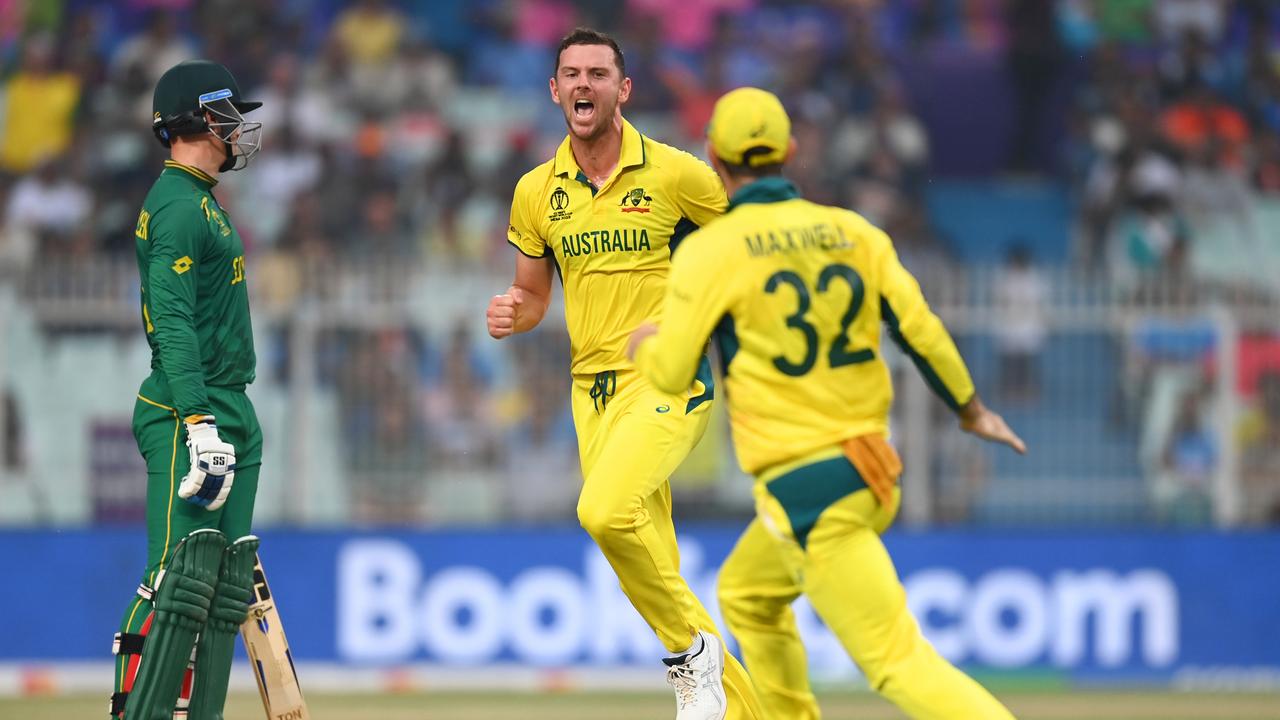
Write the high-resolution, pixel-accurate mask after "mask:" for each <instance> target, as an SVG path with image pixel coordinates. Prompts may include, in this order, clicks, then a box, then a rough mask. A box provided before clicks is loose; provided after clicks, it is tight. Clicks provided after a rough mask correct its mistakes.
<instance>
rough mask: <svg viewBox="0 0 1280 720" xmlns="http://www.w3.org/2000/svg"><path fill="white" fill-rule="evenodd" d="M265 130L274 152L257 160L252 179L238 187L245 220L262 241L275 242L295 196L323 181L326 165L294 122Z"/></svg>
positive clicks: (252, 171) (240, 205) (268, 243)
mask: <svg viewBox="0 0 1280 720" xmlns="http://www.w3.org/2000/svg"><path fill="white" fill-rule="evenodd" d="M264 130H266V131H267V132H269V133H270V136H269V140H268V141H269V142H270V144H271V152H269V153H263V156H262V157H261V158H260V159H257V160H256V161H255V162H254V164H253V169H252V170H251V171H250V173H251V174H250V176H249V177H250V178H251V181H250V182H244V183H237V184H236V186H235V190H237V191H238V195H239V198H240V202H239V208H240V209H242V210H243V212H242V217H243V220H241V222H243V223H245V225H246V226H247V229H249V230H250V232H251V234H252V235H253V236H254V237H256V238H257V239H258V240H259V241H260V242H262V243H265V244H266V245H274V244H275V243H276V239H277V237H278V236H279V234H280V232H281V231H283V230H284V229H285V227H286V226H285V220H286V218H287V213H288V212H289V209H290V207H291V206H292V205H293V200H294V198H296V197H298V196H299V195H300V194H302V193H305V192H309V191H310V190H312V189H313V188H315V187H316V185H317V184H319V182H320V179H321V176H322V173H323V167H322V166H321V157H320V154H319V153H317V152H316V151H315V150H314V149H313V148H312V147H310V146H307V145H304V144H302V142H301V141H300V139H299V138H298V134H297V132H296V131H295V130H294V128H293V126H292V125H290V124H288V123H285V124H283V125H278V126H275V127H267V126H264Z"/></svg>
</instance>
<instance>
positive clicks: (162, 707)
mask: <svg viewBox="0 0 1280 720" xmlns="http://www.w3.org/2000/svg"><path fill="white" fill-rule="evenodd" d="M226 547H227V539H226V537H224V536H223V534H222V533H220V532H218V531H217V530H197V531H195V532H193V533H191V534H190V535H188V536H187V537H185V538H183V540H182V541H181V542H179V543H178V546H177V547H176V548H174V550H173V557H171V558H170V559H169V562H168V564H167V565H166V566H165V568H164V577H163V578H162V579H161V580H160V586H159V587H158V588H156V594H155V600H154V604H155V618H154V619H153V620H152V621H151V631H150V633H149V634H148V635H147V641H146V645H145V646H144V648H143V654H142V662H141V664H140V665H139V667H138V676H137V678H136V679H135V680H134V682H133V689H132V690H131V691H130V692H129V699H128V701H127V702H126V704H125V710H124V715H125V717H127V718H129V720H170V718H172V717H173V708H174V706H175V705H176V704H177V702H178V693H179V692H180V691H181V690H182V677H183V675H184V674H186V671H187V662H188V661H189V660H190V659H191V649H192V648H193V647H194V646H195V643H196V634H197V633H199V632H200V630H201V629H203V628H204V626H205V623H206V622H207V621H208V620H209V608H210V605H211V604H212V600H213V594H214V587H215V586H216V585H217V583H218V568H219V567H220V566H221V565H222V553H223V550H224V549H225V548H226Z"/></svg>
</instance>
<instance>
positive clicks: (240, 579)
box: [187, 535, 258, 720]
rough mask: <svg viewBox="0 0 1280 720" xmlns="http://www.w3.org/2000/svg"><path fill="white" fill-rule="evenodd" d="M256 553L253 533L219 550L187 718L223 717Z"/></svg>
mask: <svg viewBox="0 0 1280 720" xmlns="http://www.w3.org/2000/svg"><path fill="white" fill-rule="evenodd" d="M257 557H258V538H256V537H254V536H252V535H246V536H245V537H242V538H240V539H239V540H236V541H235V542H234V543H232V544H231V545H230V546H228V547H227V549H226V550H225V551H224V552H223V553H222V568H221V569H220V570H219V571H218V585H217V587H216V588H215V589H214V591H213V604H212V607H211V608H210V610H209V622H208V624H206V625H205V626H204V630H203V631H202V632H201V633H200V639H199V640H197V641H196V671H195V678H194V680H193V681H192V685H191V706H190V707H189V708H188V714H187V717H188V720H222V707H223V705H224V703H225V702H226V699H227V682H228V680H229V679H230V677H231V657H232V655H233V654H234V653H235V647H236V635H237V634H238V633H239V631H240V625H241V624H242V623H244V621H245V618H246V617H248V615H249V603H250V602H252V600H253V566H254V563H255V560H256V559H257Z"/></svg>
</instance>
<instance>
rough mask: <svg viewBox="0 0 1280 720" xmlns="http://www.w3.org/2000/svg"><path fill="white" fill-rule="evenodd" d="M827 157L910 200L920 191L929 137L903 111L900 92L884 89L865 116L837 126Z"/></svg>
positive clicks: (855, 117) (854, 117) (844, 120)
mask: <svg viewBox="0 0 1280 720" xmlns="http://www.w3.org/2000/svg"><path fill="white" fill-rule="evenodd" d="M830 153H831V158H832V161H833V162H834V163H836V165H837V166H838V167H849V168H853V169H854V170H855V171H856V173H857V174H858V175H861V176H864V177H866V176H872V177H878V178H879V179H880V180H884V181H887V182H889V183H891V184H892V185H893V186H894V187H896V188H898V189H901V190H906V191H907V192H908V193H909V194H911V195H913V196H914V195H915V194H916V193H918V192H920V190H921V187H922V184H923V179H924V173H925V168H926V166H927V164H928V161H929V136H928V134H927V133H926V132H925V128H924V124H923V123H921V122H920V119H919V118H917V117H916V116H915V115H912V114H911V113H910V112H909V111H908V110H907V108H906V105H905V101H904V99H903V96H902V91H901V89H899V88H895V87H885V88H884V89H882V91H881V92H880V93H879V94H878V95H877V98H876V101H875V104H874V106H873V108H872V110H871V112H870V113H869V114H866V115H863V114H851V115H848V116H846V117H845V118H843V119H842V120H841V121H840V122H839V124H838V125H837V126H836V128H835V129H834V131H833V133H832V139H831V148H830ZM877 163H880V168H879V169H876V165H877ZM886 163H888V164H891V165H892V170H889V169H888V168H886V167H885V164H886ZM859 211H860V212H862V210H861V209H860V210H859ZM864 214H866V213H865V212H864Z"/></svg>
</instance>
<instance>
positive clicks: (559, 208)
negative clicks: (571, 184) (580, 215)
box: [547, 188, 573, 222]
mask: <svg viewBox="0 0 1280 720" xmlns="http://www.w3.org/2000/svg"><path fill="white" fill-rule="evenodd" d="M550 204H551V214H550V215H548V216H547V219H548V220H550V221H551V222H555V221H557V220H568V219H569V218H571V217H573V212H572V211H571V210H569V193H567V192H565V189H564V188H556V189H555V192H553V193H551V203H550Z"/></svg>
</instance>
